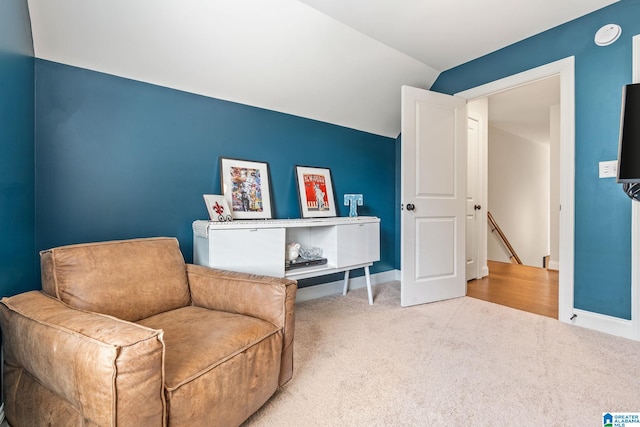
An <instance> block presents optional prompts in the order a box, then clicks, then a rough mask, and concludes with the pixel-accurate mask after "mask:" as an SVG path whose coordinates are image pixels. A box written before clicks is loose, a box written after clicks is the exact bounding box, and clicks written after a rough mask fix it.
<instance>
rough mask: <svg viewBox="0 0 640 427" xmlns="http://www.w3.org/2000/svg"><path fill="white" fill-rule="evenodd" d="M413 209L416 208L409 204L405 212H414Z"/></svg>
mask: <svg viewBox="0 0 640 427" xmlns="http://www.w3.org/2000/svg"><path fill="white" fill-rule="evenodd" d="M415 208H416V206H415V205H414V204H413V203H409V204H408V205H407V210H408V211H412V210H414V209H415Z"/></svg>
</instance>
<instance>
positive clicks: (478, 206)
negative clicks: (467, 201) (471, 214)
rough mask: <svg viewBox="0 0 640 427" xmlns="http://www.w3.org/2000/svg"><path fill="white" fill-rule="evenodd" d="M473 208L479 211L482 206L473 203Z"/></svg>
mask: <svg viewBox="0 0 640 427" xmlns="http://www.w3.org/2000/svg"><path fill="white" fill-rule="evenodd" d="M473 209H475V210H477V211H479V210H480V209H482V206H480V205H475V206H474V207H473Z"/></svg>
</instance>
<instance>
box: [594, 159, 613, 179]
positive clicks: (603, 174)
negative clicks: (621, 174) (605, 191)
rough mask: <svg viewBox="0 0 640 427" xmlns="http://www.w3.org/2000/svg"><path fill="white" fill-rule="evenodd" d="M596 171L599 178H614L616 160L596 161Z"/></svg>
mask: <svg viewBox="0 0 640 427" xmlns="http://www.w3.org/2000/svg"><path fill="white" fill-rule="evenodd" d="M598 171H599V177H600V178H615V177H617V176H618V161H617V160H609V161H607V162H600V163H598Z"/></svg>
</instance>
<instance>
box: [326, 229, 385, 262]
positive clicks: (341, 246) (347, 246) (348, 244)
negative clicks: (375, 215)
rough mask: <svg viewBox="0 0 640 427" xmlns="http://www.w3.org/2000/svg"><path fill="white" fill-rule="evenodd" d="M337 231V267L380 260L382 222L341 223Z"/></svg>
mask: <svg viewBox="0 0 640 427" xmlns="http://www.w3.org/2000/svg"><path fill="white" fill-rule="evenodd" d="M336 232H337V245H336V249H337V252H338V255H337V257H336V258H337V267H345V266H348V265H358V264H364V263H370V262H374V261H378V260H380V223H379V222H370V223H363V224H341V225H339V226H337V227H336Z"/></svg>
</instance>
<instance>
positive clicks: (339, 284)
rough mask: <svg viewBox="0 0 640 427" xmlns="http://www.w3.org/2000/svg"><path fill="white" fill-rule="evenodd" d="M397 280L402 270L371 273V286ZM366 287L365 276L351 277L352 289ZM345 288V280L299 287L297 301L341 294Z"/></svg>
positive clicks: (350, 288) (350, 286) (374, 301)
mask: <svg viewBox="0 0 640 427" xmlns="http://www.w3.org/2000/svg"><path fill="white" fill-rule="evenodd" d="M395 280H400V270H389V271H383V272H382V273H376V274H372V275H371V286H376V285H379V284H381V283H386V282H391V281H395ZM366 287H367V281H366V279H365V277H364V276H360V277H352V278H350V279H349V290H350V291H352V290H354V289H360V288H366ZM343 289H344V281H343V280H339V281H336V282H327V283H321V284H319V285H314V286H307V287H305V288H299V289H298V292H297V294H296V302H302V301H309V300H312V299H316V298H322V297H327V296H329V295H335V294H341V293H342V291H343ZM373 303H374V304H375V303H376V300H375V295H374V297H373Z"/></svg>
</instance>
